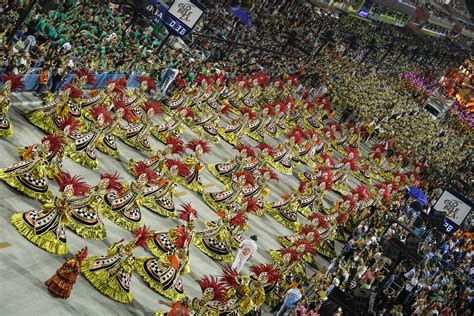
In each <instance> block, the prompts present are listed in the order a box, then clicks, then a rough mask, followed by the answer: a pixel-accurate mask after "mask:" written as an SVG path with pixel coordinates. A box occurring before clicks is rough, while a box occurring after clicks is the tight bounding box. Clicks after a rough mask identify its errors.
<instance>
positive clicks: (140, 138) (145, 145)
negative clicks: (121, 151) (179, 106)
mask: <svg viewBox="0 0 474 316" xmlns="http://www.w3.org/2000/svg"><path fill="white" fill-rule="evenodd" d="M141 108H142V109H143V111H144V113H143V115H142V116H141V120H140V121H138V122H136V123H132V122H129V123H128V125H127V126H126V127H122V128H121V129H120V130H119V131H118V132H117V136H118V137H120V138H121V139H122V140H123V141H124V142H125V143H126V144H127V145H129V146H131V147H134V148H136V149H138V150H140V151H145V152H146V151H151V147H150V141H149V139H148V137H149V136H150V133H151V132H152V130H153V128H154V127H155V124H154V123H153V121H152V118H153V116H155V115H159V114H160V113H161V109H160V107H159V105H158V104H157V103H155V102H151V101H149V102H146V103H144V104H142V106H141Z"/></svg>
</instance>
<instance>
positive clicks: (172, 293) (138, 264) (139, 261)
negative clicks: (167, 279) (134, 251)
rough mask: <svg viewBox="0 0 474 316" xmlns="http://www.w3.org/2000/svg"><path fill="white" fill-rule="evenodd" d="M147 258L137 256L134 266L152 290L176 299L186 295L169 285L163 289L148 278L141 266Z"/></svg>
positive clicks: (173, 299)
mask: <svg viewBox="0 0 474 316" xmlns="http://www.w3.org/2000/svg"><path fill="white" fill-rule="evenodd" d="M146 259H148V258H146V257H138V258H136V261H135V268H136V269H137V272H138V274H140V275H141V277H142V278H143V280H145V282H146V283H147V284H148V285H149V286H150V288H151V289H153V290H154V291H156V292H158V293H159V294H161V295H163V296H164V297H166V298H168V299H170V300H172V301H176V300H180V299H182V298H184V297H185V296H186V295H185V294H184V293H179V292H177V291H176V290H175V289H174V288H173V287H170V288H169V289H167V290H164V289H163V286H162V285H161V284H159V283H158V282H156V281H155V280H153V279H152V278H150V276H149V275H148V274H147V273H146V272H145V269H144V268H143V263H144V262H145V260H146Z"/></svg>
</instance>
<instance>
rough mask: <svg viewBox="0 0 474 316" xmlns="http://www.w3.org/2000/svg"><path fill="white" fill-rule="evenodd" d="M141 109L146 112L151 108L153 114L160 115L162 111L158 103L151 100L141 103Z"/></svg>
mask: <svg viewBox="0 0 474 316" xmlns="http://www.w3.org/2000/svg"><path fill="white" fill-rule="evenodd" d="M142 109H143V111H145V112H146V113H148V111H149V110H153V115H161V114H162V113H163V111H162V110H161V108H160V105H159V104H158V103H156V102H153V101H148V102H145V103H143V104H142Z"/></svg>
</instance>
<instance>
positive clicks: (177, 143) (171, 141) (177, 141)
mask: <svg viewBox="0 0 474 316" xmlns="http://www.w3.org/2000/svg"><path fill="white" fill-rule="evenodd" d="M166 145H168V146H170V147H171V152H172V153H173V154H178V155H180V156H181V155H182V154H184V145H183V140H182V139H181V138H179V137H177V136H172V135H170V136H168V137H166Z"/></svg>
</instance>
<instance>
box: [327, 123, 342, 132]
mask: <svg viewBox="0 0 474 316" xmlns="http://www.w3.org/2000/svg"><path fill="white" fill-rule="evenodd" d="M328 126H329V128H331V130H336V131H338V132H340V131H342V129H341V125H339V124H338V123H336V122H329V123H328Z"/></svg>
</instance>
